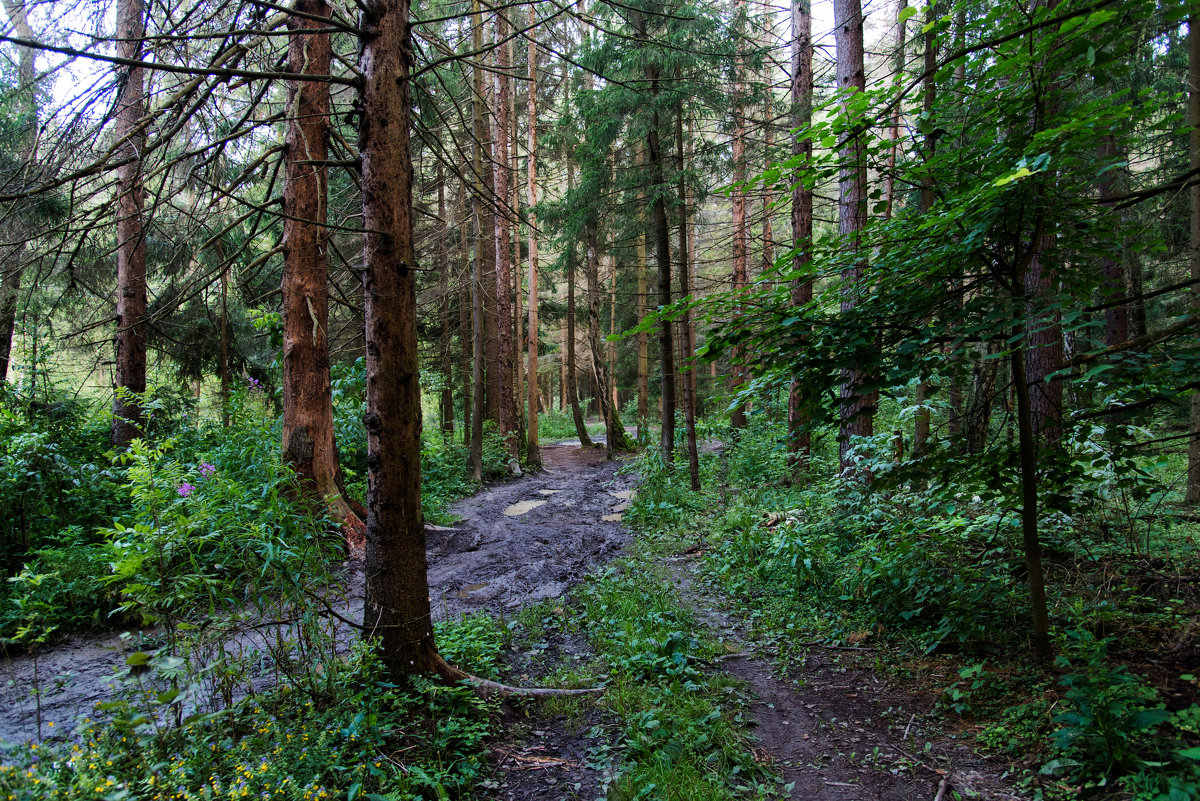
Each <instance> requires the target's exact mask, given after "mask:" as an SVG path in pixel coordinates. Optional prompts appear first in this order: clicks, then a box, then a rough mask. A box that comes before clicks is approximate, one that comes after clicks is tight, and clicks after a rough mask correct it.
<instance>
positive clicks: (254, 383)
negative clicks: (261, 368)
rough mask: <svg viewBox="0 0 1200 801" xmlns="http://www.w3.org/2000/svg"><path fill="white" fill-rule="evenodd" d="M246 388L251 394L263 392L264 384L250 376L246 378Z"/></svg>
mask: <svg viewBox="0 0 1200 801" xmlns="http://www.w3.org/2000/svg"><path fill="white" fill-rule="evenodd" d="M246 386H247V387H248V388H249V389H250V391H251V392H262V391H263V385H262V382H261V381H259V380H258V379H257V378H252V377H250V376H246Z"/></svg>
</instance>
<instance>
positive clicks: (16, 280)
mask: <svg viewBox="0 0 1200 801" xmlns="http://www.w3.org/2000/svg"><path fill="white" fill-rule="evenodd" d="M4 11H5V13H6V14H7V15H8V21H9V23H10V24H11V25H12V27H13V30H14V31H15V32H16V34H17V36H19V37H21V38H22V39H26V40H32V39H33V38H34V35H33V28H32V27H31V26H30V25H29V15H28V14H27V12H26V8H25V2H24V0H4ZM17 57H18V62H17V80H18V81H19V82H20V83H19V89H20V93H21V100H20V103H21V106H22V107H23V108H22V111H23V113H24V120H23V123H24V126H23V129H22V131H21V160H22V161H23V162H24V163H25V170H26V171H28V170H29V169H30V168H31V167H32V164H31V162H32V160H33V144H34V142H36V141H37V98H36V96H35V86H34V78H35V75H36V71H37V51H36V50H34V49H33V48H31V47H17ZM19 226H20V223H19V221H18V222H17V223H16V227H19ZM12 238H13V239H14V240H15V241H16V244H15V245H14V246H13V247H12V249H11V250H10V251H9V252H8V253H6V254H5V257H4V262H3V278H2V279H0V381H5V380H7V378H8V365H9V362H10V361H11V359H12V341H13V334H14V333H15V331H16V328H17V299H18V297H19V296H20V294H21V274H22V272H24V269H25V236H24V235H23V234H22V233H20V231H19V230H18V231H15V232H14V234H13V235H12Z"/></svg>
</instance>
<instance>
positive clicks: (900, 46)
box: [883, 0, 933, 220]
mask: <svg viewBox="0 0 1200 801" xmlns="http://www.w3.org/2000/svg"><path fill="white" fill-rule="evenodd" d="M906 8H908V0H897V3H896V74H895V76H894V77H893V79H892V90H893V91H894V92H896V93H897V94H899V92H900V89H901V87H902V86H903V85H904V63H905V57H904V56H905V52H904V45H905V39H904V33H905V31H904V23H905V16H904V9H906ZM932 33H933V31H932V30H930V31H928V32H927V33H926V39H925V43H926V50H927V51H928V49H929V42H930V40H931V36H930V35H931V34H932ZM926 68H928V62H926ZM932 80H933V78H932V76H931V77H930V78H928V79H927V85H928V83H929V82H932ZM900 116H901V114H900V104H899V103H897V104H896V108H894V109H893V110H892V126H891V128H892V129H891V132H890V133H889V135H888V141H889V142H891V146H890V147H889V148H888V159H887V172H886V173H885V174H884V177H883V203H884V206H883V218H884V219H885V220H890V219H892V211H893V208H894V207H895V205H896V154H897V151H899V149H900Z"/></svg>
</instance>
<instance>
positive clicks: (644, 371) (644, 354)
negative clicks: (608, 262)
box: [635, 147, 650, 442]
mask: <svg viewBox="0 0 1200 801" xmlns="http://www.w3.org/2000/svg"><path fill="white" fill-rule="evenodd" d="M637 160H638V166H639V167H642V166H644V165H645V162H646V156H645V153H644V152H643V150H642V148H641V147H639V148H638V155H637ZM645 202H646V195H645V192H644V191H642V190H641V189H639V190H638V210H637V216H638V222H637V245H636V251H635V256H636V258H637V281H638V284H637V287H638V288H637V292H638V296H637V319H638V324H639V326H640V324H641V322H642V321H643V320H644V319H646V308H647V306H648V305H649V303H648V299H649V295H648V294H647V283H648V278H647V265H646V208H645ZM637 360H638V361H637V365H638V368H637V369H638V372H637V393H638V401H637V403H638V440H639V441H640V442H646V441H647V440H646V426H647V425H648V424H649V422H650V334H649V332H647V331H638V334H637Z"/></svg>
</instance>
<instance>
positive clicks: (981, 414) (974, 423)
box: [963, 342, 1000, 453]
mask: <svg viewBox="0 0 1200 801" xmlns="http://www.w3.org/2000/svg"><path fill="white" fill-rule="evenodd" d="M988 351H989V347H988V344H987V343H986V342H984V343H982V344H981V347H980V354H979V359H978V360H977V361H976V362H975V365H974V367H973V368H972V371H971V391H970V393H969V394H968V395H967V405H966V408H965V409H964V410H963V417H964V420H963V422H964V423H965V426H964V428H965V431H964V434H965V435H966V447H967V453H983V451H984V449H985V448H986V446H987V438H988V429H989V427H990V426H991V422H992V407H993V406H994V405H995V401H996V378H997V375H998V373H999V371H1000V360H999V359H995V358H992V359H989V358H987V356H988Z"/></svg>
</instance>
